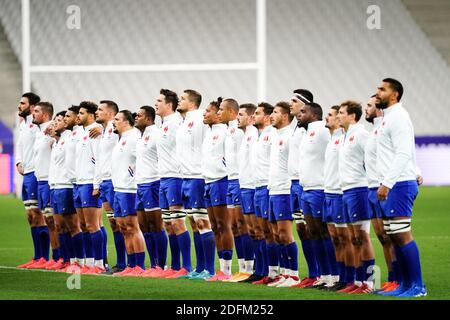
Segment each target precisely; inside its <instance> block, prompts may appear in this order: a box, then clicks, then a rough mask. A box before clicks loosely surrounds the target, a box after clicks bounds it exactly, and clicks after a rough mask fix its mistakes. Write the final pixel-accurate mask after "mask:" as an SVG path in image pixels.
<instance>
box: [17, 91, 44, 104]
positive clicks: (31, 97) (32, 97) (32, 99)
mask: <svg viewBox="0 0 450 320" xmlns="http://www.w3.org/2000/svg"><path fill="white" fill-rule="evenodd" d="M22 98H27V99H28V103H29V104H30V105H31V106H35V105H36V104H38V103H39V102H40V101H41V98H40V97H39V96H38V95H37V94H35V93H33V92H27V93H24V94H23V95H22Z"/></svg>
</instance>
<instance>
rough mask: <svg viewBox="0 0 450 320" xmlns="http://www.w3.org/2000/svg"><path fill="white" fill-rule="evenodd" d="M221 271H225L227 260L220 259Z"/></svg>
mask: <svg viewBox="0 0 450 320" xmlns="http://www.w3.org/2000/svg"><path fill="white" fill-rule="evenodd" d="M219 265H220V271H222V272H224V271H223V270H224V266H225V260H223V259H219Z"/></svg>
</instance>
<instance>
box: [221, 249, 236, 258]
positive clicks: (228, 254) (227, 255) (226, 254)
mask: <svg viewBox="0 0 450 320" xmlns="http://www.w3.org/2000/svg"><path fill="white" fill-rule="evenodd" d="M222 253H223V260H232V259H233V250H223V251H222Z"/></svg>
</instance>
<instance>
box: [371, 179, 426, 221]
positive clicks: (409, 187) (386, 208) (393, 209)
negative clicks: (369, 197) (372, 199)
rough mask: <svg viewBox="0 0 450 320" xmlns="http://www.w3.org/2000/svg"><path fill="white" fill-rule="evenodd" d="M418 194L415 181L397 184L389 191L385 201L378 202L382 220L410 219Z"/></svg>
mask: <svg viewBox="0 0 450 320" xmlns="http://www.w3.org/2000/svg"><path fill="white" fill-rule="evenodd" d="M418 193H419V187H418V185H417V182H416V181H415V180H414V181H402V182H397V183H396V184H395V185H394V186H393V187H392V189H391V191H389V194H388V198H387V200H385V201H380V206H381V210H382V214H383V218H394V217H411V216H412V209H413V205H414V200H416V197H417V194H418Z"/></svg>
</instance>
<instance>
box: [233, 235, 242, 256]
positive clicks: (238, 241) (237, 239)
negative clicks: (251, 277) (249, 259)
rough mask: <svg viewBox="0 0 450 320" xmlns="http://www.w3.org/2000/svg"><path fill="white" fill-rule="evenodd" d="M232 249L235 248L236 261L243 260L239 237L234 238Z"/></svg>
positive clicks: (240, 238)
mask: <svg viewBox="0 0 450 320" xmlns="http://www.w3.org/2000/svg"><path fill="white" fill-rule="evenodd" d="M234 247H235V248H236V255H237V257H238V259H244V245H243V243H242V237H241V236H237V237H234Z"/></svg>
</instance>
